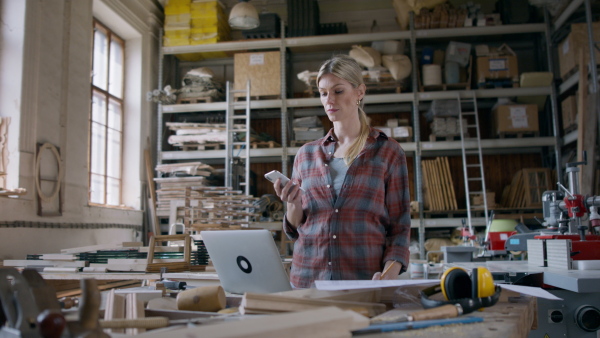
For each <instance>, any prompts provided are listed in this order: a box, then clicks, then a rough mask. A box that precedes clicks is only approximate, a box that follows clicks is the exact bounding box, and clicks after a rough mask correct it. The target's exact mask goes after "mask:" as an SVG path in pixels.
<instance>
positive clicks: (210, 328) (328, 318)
mask: <svg viewBox="0 0 600 338" xmlns="http://www.w3.org/2000/svg"><path fill="white" fill-rule="evenodd" d="M368 325H369V320H368V318H365V317H363V316H359V315H357V314H356V313H354V312H353V311H344V310H340V309H338V308H335V307H325V308H321V309H315V310H309V311H302V312H294V313H285V314H278V315H272V316H259V317H249V318H245V319H244V320H240V321H226V322H222V323H214V324H210V325H199V326H196V327H189V328H184V329H180V330H175V331H169V333H168V337H169V338H187V337H203V338H217V337H231V338H234V337H239V338H280V337H286V338H306V337H351V336H352V334H351V331H352V330H358V329H360V328H364V327H367V326H368ZM165 336H167V335H166V334H165V332H152V331H150V332H147V333H145V334H143V335H141V337H144V338H163V337H165Z"/></svg>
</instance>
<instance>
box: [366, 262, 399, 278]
mask: <svg viewBox="0 0 600 338" xmlns="http://www.w3.org/2000/svg"><path fill="white" fill-rule="evenodd" d="M390 265H391V266H390ZM401 269H402V263H400V262H397V261H387V262H385V267H384V268H383V271H384V272H385V275H383V274H382V273H381V272H375V274H374V275H373V280H394V279H397V278H398V275H399V274H400V270H401Z"/></svg>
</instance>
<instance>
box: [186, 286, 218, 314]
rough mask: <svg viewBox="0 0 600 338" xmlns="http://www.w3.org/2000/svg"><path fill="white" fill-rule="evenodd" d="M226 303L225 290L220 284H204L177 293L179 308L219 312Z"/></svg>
mask: <svg viewBox="0 0 600 338" xmlns="http://www.w3.org/2000/svg"><path fill="white" fill-rule="evenodd" d="M225 304H226V298H225V291H224V290H223V288H222V287H221V286H220V285H211V286H202V287H198V288H194V289H190V290H186V291H183V292H181V293H179V294H178V295H177V309H178V310H184V311H206V312H217V311H219V310H221V309H224V308H225Z"/></svg>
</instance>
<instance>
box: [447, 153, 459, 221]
mask: <svg viewBox="0 0 600 338" xmlns="http://www.w3.org/2000/svg"><path fill="white" fill-rule="evenodd" d="M444 162H445V164H446V165H445V173H446V175H445V177H446V179H447V180H448V185H449V186H450V196H451V198H452V210H457V209H458V203H457V202H456V192H455V191H454V183H453V182H452V175H451V174H450V162H449V161H448V157H444Z"/></svg>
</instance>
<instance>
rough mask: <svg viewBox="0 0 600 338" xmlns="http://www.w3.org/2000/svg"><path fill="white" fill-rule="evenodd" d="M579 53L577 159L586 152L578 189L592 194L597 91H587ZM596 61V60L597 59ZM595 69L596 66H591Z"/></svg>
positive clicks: (594, 166)
mask: <svg viewBox="0 0 600 338" xmlns="http://www.w3.org/2000/svg"><path fill="white" fill-rule="evenodd" d="M579 53H580V55H579V91H578V92H577V126H578V127H577V161H578V162H582V161H583V152H584V151H585V152H586V153H587V165H584V166H581V167H580V168H581V172H580V175H579V189H580V193H581V194H582V195H584V196H585V195H593V194H594V190H593V187H594V179H595V177H594V173H595V172H596V166H597V163H596V161H595V154H596V137H597V134H598V113H599V110H600V108H599V105H600V102H599V100H598V93H591V94H589V93H588V73H589V72H588V71H587V69H588V65H587V64H586V63H585V59H584V51H583V49H581V50H580V52H579ZM597 61H598V60H597ZM593 69H594V71H595V69H596V66H595V65H594V66H593Z"/></svg>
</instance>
